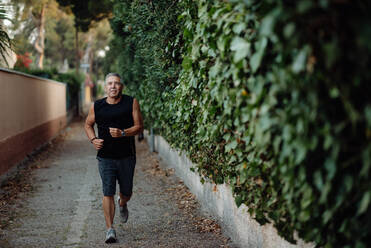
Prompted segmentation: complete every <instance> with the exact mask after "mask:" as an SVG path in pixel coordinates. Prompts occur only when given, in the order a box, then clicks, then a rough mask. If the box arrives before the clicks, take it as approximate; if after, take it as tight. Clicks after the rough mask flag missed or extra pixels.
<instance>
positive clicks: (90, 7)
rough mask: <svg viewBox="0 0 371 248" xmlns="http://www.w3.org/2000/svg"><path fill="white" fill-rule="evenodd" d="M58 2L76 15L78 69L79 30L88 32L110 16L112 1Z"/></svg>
mask: <svg viewBox="0 0 371 248" xmlns="http://www.w3.org/2000/svg"><path fill="white" fill-rule="evenodd" d="M57 2H58V3H59V4H60V5H61V6H64V7H67V11H71V12H72V13H73V15H74V16H75V49H76V70H78V68H79V67H80V55H79V31H82V32H87V31H88V30H89V28H90V27H91V25H92V24H93V23H96V22H98V21H101V20H103V19H104V18H107V17H109V16H110V14H111V12H112V2H111V1H110V0H104V1H99V4H98V3H97V2H96V1H93V0H88V1H80V0H57Z"/></svg>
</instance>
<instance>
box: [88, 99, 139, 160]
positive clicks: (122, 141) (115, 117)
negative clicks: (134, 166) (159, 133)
mask: <svg viewBox="0 0 371 248" xmlns="http://www.w3.org/2000/svg"><path fill="white" fill-rule="evenodd" d="M106 99H107V97H105V98H102V99H99V100H97V101H95V103H94V114H95V123H97V125H98V138H99V139H103V140H104V142H103V147H102V148H101V149H100V150H98V154H97V156H98V157H101V158H113V159H120V158H125V157H130V156H135V139H134V136H129V137H120V138H113V137H112V136H111V134H110V132H109V128H110V127H114V128H119V129H121V130H123V129H126V128H129V127H132V126H133V125H134V120H133V115H132V113H133V100H134V98H133V97H131V96H128V95H122V97H121V100H120V102H118V103H116V104H109V103H107V102H106Z"/></svg>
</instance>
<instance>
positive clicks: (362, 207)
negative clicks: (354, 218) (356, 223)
mask: <svg viewBox="0 0 371 248" xmlns="http://www.w3.org/2000/svg"><path fill="white" fill-rule="evenodd" d="M370 200H371V191H367V192H366V193H365V194H364V195H363V197H362V200H361V202H360V204H359V207H358V211H357V215H361V214H363V213H364V212H366V210H367V209H368V205H369V204H370Z"/></svg>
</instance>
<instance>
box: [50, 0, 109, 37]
mask: <svg viewBox="0 0 371 248" xmlns="http://www.w3.org/2000/svg"><path fill="white" fill-rule="evenodd" d="M56 1H57V2H58V3H59V4H60V5H61V6H64V7H69V8H70V9H71V11H72V13H73V14H74V15H75V27H76V28H77V29H78V30H79V31H82V32H87V31H88V30H89V28H90V26H91V24H92V23H93V22H98V21H101V20H103V19H104V18H107V17H108V16H109V14H110V13H111V11H112V1H110V0H101V1H99V3H98V2H97V1H92V0H89V1H86V0H85V1H80V0H56Z"/></svg>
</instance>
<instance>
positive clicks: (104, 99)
mask: <svg viewBox="0 0 371 248" xmlns="http://www.w3.org/2000/svg"><path fill="white" fill-rule="evenodd" d="M106 99H107V97H103V98H100V99H98V100H95V102H94V103H98V104H99V103H102V102H105V101H106Z"/></svg>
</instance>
